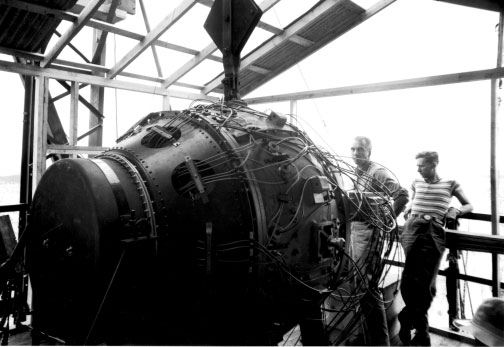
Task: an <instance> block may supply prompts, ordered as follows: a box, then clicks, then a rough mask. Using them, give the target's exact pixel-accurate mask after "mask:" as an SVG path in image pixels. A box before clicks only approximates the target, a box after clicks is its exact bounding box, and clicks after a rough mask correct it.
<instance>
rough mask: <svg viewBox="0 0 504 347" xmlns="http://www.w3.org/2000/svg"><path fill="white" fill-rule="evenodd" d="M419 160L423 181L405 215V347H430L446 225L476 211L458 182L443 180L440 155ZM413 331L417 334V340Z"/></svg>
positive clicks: (418, 181)
mask: <svg viewBox="0 0 504 347" xmlns="http://www.w3.org/2000/svg"><path fill="white" fill-rule="evenodd" d="M416 160H417V167H418V172H419V173H420V175H421V176H422V178H421V179H420V178H417V179H415V181H414V182H413V184H412V186H411V189H412V190H413V196H412V200H411V201H412V203H411V206H408V207H407V208H406V210H405V211H404V216H405V218H407V220H406V223H405V224H404V229H403V232H402V235H401V244H402V247H403V249H404V254H405V257H406V259H405V264H404V271H403V274H402V280H401V295H402V297H403V299H404V302H405V304H406V306H405V307H404V309H403V310H402V311H401V312H400V313H399V322H400V323H401V330H400V331H399V337H400V339H401V341H402V342H403V344H405V345H409V344H410V343H411V344H412V345H420V346H430V336H429V321H428V316H427V312H428V310H429V307H430V305H431V303H432V299H433V297H434V296H435V295H436V276H437V272H438V269H439V265H440V262H441V258H442V256H443V253H444V251H445V230H444V228H443V225H444V223H445V222H446V220H448V219H455V218H456V217H457V216H459V215H462V214H464V213H468V212H471V211H472V209H473V207H472V205H471V204H470V203H469V201H468V200H467V198H466V196H465V194H464V192H463V190H462V188H461V187H460V184H459V183H458V182H457V181H455V180H447V179H442V178H440V177H439V175H438V173H437V171H436V168H437V165H438V163H439V157H438V154H437V152H421V153H418V154H417V155H416ZM453 196H455V197H456V198H457V199H458V201H459V202H460V204H461V207H460V208H458V209H457V208H455V207H450V203H451V200H452V197H453ZM412 329H415V330H416V332H415V336H414V338H413V340H411V330H412Z"/></svg>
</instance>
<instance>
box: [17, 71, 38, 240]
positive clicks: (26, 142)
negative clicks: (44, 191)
mask: <svg viewBox="0 0 504 347" xmlns="http://www.w3.org/2000/svg"><path fill="white" fill-rule="evenodd" d="M34 81H35V77H33V76H28V75H26V76H24V87H25V96H24V111H23V139H22V151H21V177H20V188H19V202H20V203H21V204H28V205H29V204H30V203H31V197H32V195H31V186H32V179H31V176H32V175H31V168H32V160H33V158H32V153H33V152H32V143H33V131H32V130H33V102H34ZM27 218H28V212H27V210H26V209H25V210H22V211H19V224H18V237H21V233H22V231H23V230H24V228H25V227H26V224H27Z"/></svg>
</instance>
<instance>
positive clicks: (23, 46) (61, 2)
mask: <svg viewBox="0 0 504 347" xmlns="http://www.w3.org/2000/svg"><path fill="white" fill-rule="evenodd" d="M25 2H27V3H30V4H34V5H41V6H46V7H49V8H52V9H57V10H67V9H69V8H71V7H72V6H73V5H74V4H75V3H76V2H77V0H70V1H66V0H28V1H25ZM0 13H1V15H0V46H1V47H5V48H11V49H16V50H22V51H28V52H43V51H44V50H45V48H46V46H47V44H48V43H49V40H50V39H51V36H52V35H53V33H54V31H55V30H56V28H57V27H58V25H59V23H60V22H61V20H60V19H56V18H54V17H53V16H48V15H43V14H37V13H33V12H29V11H26V10H22V9H18V8H15V7H11V6H7V5H0Z"/></svg>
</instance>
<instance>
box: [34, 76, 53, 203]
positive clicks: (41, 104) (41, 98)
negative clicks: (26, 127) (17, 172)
mask: <svg viewBox="0 0 504 347" xmlns="http://www.w3.org/2000/svg"><path fill="white" fill-rule="evenodd" d="M48 99H49V79H48V78H47V77H45V76H37V78H35V117H34V124H33V134H34V141H33V171H32V172H33V186H32V189H33V191H32V196H33V194H35V189H36V187H37V186H38V184H39V182H40V179H41V178H42V174H43V173H44V171H45V169H46V150H47V114H48V104H49V100H48Z"/></svg>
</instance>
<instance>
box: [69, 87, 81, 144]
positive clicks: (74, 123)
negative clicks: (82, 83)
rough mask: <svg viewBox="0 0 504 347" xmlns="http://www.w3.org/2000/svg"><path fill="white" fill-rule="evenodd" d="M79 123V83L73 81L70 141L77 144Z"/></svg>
mask: <svg viewBox="0 0 504 347" xmlns="http://www.w3.org/2000/svg"><path fill="white" fill-rule="evenodd" d="M78 125H79V83H78V82H75V81H73V82H72V84H71V87H70V129H69V134H68V137H69V139H68V143H69V144H70V145H72V146H75V145H77V130H78Z"/></svg>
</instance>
